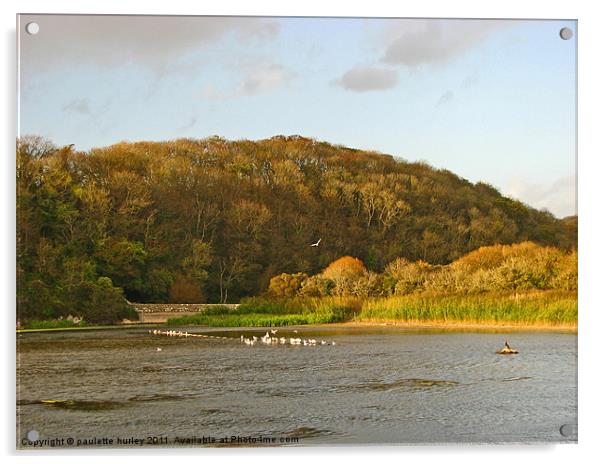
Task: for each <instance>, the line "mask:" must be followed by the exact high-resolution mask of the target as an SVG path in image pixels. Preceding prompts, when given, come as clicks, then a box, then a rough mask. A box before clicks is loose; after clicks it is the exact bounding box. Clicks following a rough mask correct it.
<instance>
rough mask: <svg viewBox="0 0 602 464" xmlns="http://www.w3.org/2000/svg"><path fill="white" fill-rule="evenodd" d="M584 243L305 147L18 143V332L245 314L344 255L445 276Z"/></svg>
mask: <svg viewBox="0 0 602 464" xmlns="http://www.w3.org/2000/svg"><path fill="white" fill-rule="evenodd" d="M576 231H577V222H576V218H568V219H566V220H558V219H556V218H554V217H553V216H552V215H551V214H550V213H547V212H542V211H537V210H535V209H533V208H530V207H528V206H526V205H524V204H523V203H521V202H518V201H515V200H512V199H509V198H506V197H503V196H502V195H500V193H499V192H498V191H497V190H495V189H494V188H493V187H491V186H489V185H487V184H483V183H477V184H472V183H470V182H469V181H467V180H465V179H462V178H460V177H458V176H456V175H454V174H453V173H451V172H449V171H446V170H439V169H434V168H432V167H430V166H428V165H427V164H425V163H409V162H405V161H402V160H398V159H394V158H393V157H391V156H388V155H383V154H379V153H374V152H366V151H359V150H354V149H350V148H345V147H340V146H333V145H330V144H328V143H324V142H317V141H315V140H311V139H307V138H302V137H298V136H293V137H282V136H278V137H273V138H271V139H269V140H263V141H258V142H251V141H227V140H224V139H222V138H219V137H213V138H209V139H204V140H189V139H182V140H176V141H172V142H160V143H155V142H140V143H120V144H116V145H112V146H109V147H106V148H98V149H92V150H90V151H88V152H77V151H74V150H73V147H72V146H69V147H55V146H54V145H52V143H50V142H49V141H46V140H43V139H41V138H39V137H26V138H23V139H20V140H18V143H17V278H18V289H17V302H18V312H19V317H20V318H21V319H27V318H30V319H32V318H55V317H59V316H65V315H68V314H72V315H81V316H84V317H85V319H86V320H87V321H99V322H104V321H110V320H115V319H117V318H119V317H121V315H123V314H124V311H125V309H124V308H125V305H124V301H125V300H124V298H127V299H128V300H130V301H136V302H149V303H152V302H157V303H160V302H186V303H195V302H232V301H238V300H239V299H240V298H241V297H244V296H249V295H257V294H259V293H261V292H263V291H265V289H266V288H267V287H268V285H269V282H270V279H271V278H272V277H274V276H276V275H279V274H281V273H289V274H294V273H298V272H301V273H305V274H307V275H308V276H309V275H315V274H317V273H319V272H321V271H322V270H323V269H325V268H326V267H327V266H328V265H329V263H331V262H333V261H335V260H336V259H338V258H339V257H341V256H345V255H352V256H355V257H357V258H358V259H359V260H361V261H362V262H363V263H364V264H365V266H366V268H367V269H368V270H370V271H371V272H373V273H378V274H381V273H383V271H385V269H388V268H389V267H391V266H393V264H392V263H393V262H394V261H395V260H396V259H397V258H400V259H405V260H407V261H408V262H411V263H417V262H419V261H421V262H423V263H431V265H434V266H439V265H446V264H449V263H451V262H453V261H454V260H457V259H458V258H460V257H461V256H463V255H465V254H466V253H468V252H470V251H472V250H476V249H478V248H479V247H482V246H486V245H494V244H511V243H517V242H523V241H532V242H534V243H537V244H539V245H542V246H553V247H556V248H558V249H560V250H572V249H575V248H576ZM320 238H321V239H322V240H321V242H320V245H319V246H318V247H310V246H309V245H310V244H311V243H314V242H316V241H317V240H318V239H320ZM416 265H417V266H423V264H416ZM387 272H389V271H387ZM436 274H437V275H439V273H436ZM442 276H443V274H441V277H442ZM452 277H453V276H450V278H452ZM425 282H431V280H430V278H429V279H427V280H425ZM424 285H430V284H426V283H425V284H424ZM475 285H476V284H475Z"/></svg>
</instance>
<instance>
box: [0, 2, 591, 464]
mask: <svg viewBox="0 0 602 464" xmlns="http://www.w3.org/2000/svg"><path fill="white" fill-rule="evenodd" d="M595 5H596V2H592V1H587V0H584V1H579V0H573V1H568V0H565V1H562V2H560V1H530V2H527V1H525V0H505V1H503V2H501V1H500V2H495V3H492V2H483V1H475V0H454V1H453V2H452V1H445V0H438V1H435V0H424V1H420V2H416V1H413V2H392V1H386V0H370V1H369V2H366V1H358V0H346V1H329V2H328V1H324V0H321V1H320V0H304V1H303V2H296V3H292V2H286V1H282V0H280V1H278V0H252V1H246V2H245V1H242V0H238V1H228V0H222V1H220V2H211V3H208V2H202V1H197V2H192V1H184V0H163V1H156V0H147V1H144V2H134V1H124V0H120V1H116V0H104V1H89V2H81V0H80V1H76V0H53V1H51V2H48V1H43V0H21V1H17V0H5V1H3V2H2V3H0V12H1V15H0V18H1V21H2V39H3V46H2V58H3V59H2V65H3V66H2V72H1V74H0V79H1V80H2V83H3V86H2V89H3V92H4V98H3V101H4V102H5V104H4V105H3V106H4V108H3V111H2V112H1V113H0V118H1V122H0V130H1V131H2V140H3V142H4V143H3V145H2V146H3V148H4V150H3V156H2V157H1V159H2V163H3V165H2V168H3V169H2V176H3V182H2V183H1V188H2V201H1V202H0V204H1V205H2V206H1V207H2V210H1V211H2V218H3V220H4V222H3V224H4V226H3V227H2V228H1V229H0V230H1V233H2V238H3V243H4V244H5V248H4V253H3V254H2V257H3V259H2V265H1V266H0V269H1V272H2V274H1V276H0V282H1V283H2V287H3V288H2V290H3V291H2V296H3V301H4V303H5V304H4V305H2V311H3V313H4V318H3V322H4V327H5V331H4V333H3V335H4V337H3V343H2V344H1V346H2V349H3V354H4V356H3V359H4V360H5V361H6V363H5V364H4V374H5V375H4V376H3V378H4V381H3V382H2V391H3V393H4V394H3V395H2V398H3V400H4V401H3V403H2V406H3V407H2V412H3V413H2V417H1V419H2V421H1V427H2V433H1V434H0V437H2V440H3V441H2V444H3V446H2V450H3V451H4V454H6V455H8V459H9V460H10V461H11V462H12V460H13V459H15V458H16V456H15V451H14V443H15V439H14V437H15V417H14V408H15V403H14V398H15V395H14V392H15V387H14V380H15V372H14V346H15V345H14V341H15V334H14V328H13V327H14V325H13V324H14V292H15V288H14V285H15V281H14V273H15V271H14V269H15V262H14V260H15V239H14V237H15V219H14V217H15V206H14V201H15V196H14V191H15V190H14V189H15V180H14V173H15V163H14V140H15V136H16V124H15V121H16V117H15V112H16V106H15V105H16V99H15V87H16V80H15V75H16V72H15V71H16V68H15V48H16V43H15V22H16V18H15V15H16V13H18V12H20V13H98V14H100V13H113V14H214V15H218V14H230V15H241V14H244V15H285V16H286V15H308V16H403V17H496V18H557V19H578V21H579V84H578V87H579V138H578V140H579V212H580V215H579V229H580V234H579V248H580V254H579V268H580V269H579V270H580V276H579V285H580V292H579V293H580V294H579V303H580V304H579V313H580V323H579V328H580V331H579V395H580V396H579V405H580V407H579V445H565V446H480V447H466V446H453V447H451V446H441V447H385V448H383V447H365V448H357V447H356V448H319V449H316V448H312V449H308V448H303V449H299V448H295V449H291V450H283V449H278V450H264V449H261V450H250V449H244V450H207V449H203V450H177V451H170V450H165V451H153V452H152V455H151V453H145V454H144V455H143V456H140V458H142V459H144V461H146V462H163V461H165V460H166V459H169V458H168V457H167V456H169V455H172V454H178V455H180V457H179V458H177V457H176V459H182V458H183V459H186V460H189V461H193V460H199V461H200V460H208V459H215V458H217V457H221V456H227V457H228V459H232V460H236V461H245V463H246V462H247V461H256V460H260V459H261V460H265V459H270V460H272V459H274V460H277V461H286V462H287V464H288V463H294V462H302V461H303V462H304V463H306V462H307V461H316V460H318V459H319V460H320V461H321V460H322V459H324V460H326V459H328V460H329V461H331V460H334V459H337V458H338V457H343V458H344V459H345V460H346V461H347V460H349V459H351V460H356V461H365V460H367V459H370V457H371V456H372V455H375V458H376V459H378V460H392V459H395V460H396V461H399V459H400V458H401V459H416V460H420V461H421V462H424V460H426V461H428V462H431V461H441V460H445V461H449V460H450V459H451V460H452V461H457V462H462V463H468V462H482V461H483V460H487V461H488V463H496V462H504V463H505V464H507V463H508V461H511V462H513V463H514V462H517V461H518V462H521V461H522V460H523V459H524V460H527V459H538V458H542V457H543V458H544V459H545V460H546V462H549V461H550V460H551V461H552V462H566V461H567V460H581V459H584V458H587V457H588V456H589V453H590V452H591V453H592V455H593V453H594V452H595V451H596V441H597V438H598V437H597V430H600V424H599V418H600V417H601V416H600V412H601V411H600V401H599V399H598V397H599V396H600V395H599V394H598V393H597V390H598V389H599V385H600V384H599V383H598V382H597V380H599V378H600V376H599V374H598V372H599V368H598V369H597V368H596V366H600V360H599V356H598V351H599V345H598V344H596V343H595V336H596V335H597V333H596V332H597V331H598V330H601V329H602V324H601V323H600V322H601V320H600V319H601V317H600V314H601V313H602V307H600V305H599V304H596V303H597V300H598V298H596V297H597V296H598V295H597V294H596V293H595V289H596V287H597V285H596V284H597V283H598V280H599V279H600V277H599V275H600V274H602V272H596V271H597V267H599V266H600V263H601V262H602V259H601V258H602V257H601V255H600V245H599V244H600V238H599V236H600V230H601V229H600V212H601V211H602V206H600V199H602V194H601V192H600V185H601V184H602V182H601V179H600V178H601V177H602V169H600V167H601V166H600V157H601V156H602V150H600V137H601V136H602V134H601V133H602V127H601V121H602V115H601V114H600V113H601V111H600V108H601V105H602V100H601V98H600V82H602V74H601V71H600V59H599V58H597V57H596V55H597V54H598V55H599V53H600V50H602V46H601V45H602V41H601V36H602V33H601V31H602V27H601V26H602V25H601V21H602V18H601V17H600V15H598V14H597V11H596V9H595ZM596 52H597V53H596ZM596 265H597V266H596ZM100 453H101V452H100V451H90V452H85V453H79V454H78V455H75V454H72V453H69V454H67V455H60V454H59V453H48V452H40V453H18V455H19V457H20V458H21V459H23V460H24V461H26V462H28V461H32V462H40V461H43V462H49V463H53V462H57V463H64V462H81V461H82V457H83V456H85V457H84V459H85V461H86V462H103V463H104V462H106V460H107V457H108V456H107V454H108V455H110V456H111V457H110V459H111V460H121V459H120V458H119V457H118V456H121V455H124V454H125V455H128V456H130V459H131V458H132V457H133V456H134V454H139V453H136V452H135V451H132V452H125V451H111V452H103V453H102V455H101V454H100ZM318 453H319V454H322V455H323V456H321V457H320V456H316V454H318ZM183 455H185V456H183ZM193 455H198V456H196V457H194V456H193ZM123 460H125V458H123Z"/></svg>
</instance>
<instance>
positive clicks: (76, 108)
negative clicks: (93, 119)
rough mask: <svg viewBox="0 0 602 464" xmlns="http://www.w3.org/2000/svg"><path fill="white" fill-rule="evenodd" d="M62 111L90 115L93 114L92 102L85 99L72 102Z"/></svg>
mask: <svg viewBox="0 0 602 464" xmlns="http://www.w3.org/2000/svg"><path fill="white" fill-rule="evenodd" d="M62 110H63V111H64V112H66V113H79V114H90V113H91V112H92V110H91V108H90V102H89V101H88V100H87V99H85V98H80V99H76V100H71V101H70V102H69V103H67V104H66V105H65V106H63V108H62Z"/></svg>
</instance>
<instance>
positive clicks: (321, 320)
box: [167, 297, 361, 327]
mask: <svg viewBox="0 0 602 464" xmlns="http://www.w3.org/2000/svg"><path fill="white" fill-rule="evenodd" d="M360 307H361V301H359V300H357V299H351V298H335V297H329V298H292V299H266V298H248V299H246V300H244V301H243V302H242V303H241V305H240V306H239V307H238V308H237V309H236V310H234V311H233V310H230V309H228V308H219V307H218V308H212V309H211V310H209V311H206V312H204V313H202V314H195V315H193V316H183V317H177V318H174V319H169V320H168V321H167V324H168V325H208V326H212V327H281V326H286V325H304V324H331V323H335V322H345V321H348V320H350V318H351V317H352V316H353V312H354V311H357V310H359V308H360Z"/></svg>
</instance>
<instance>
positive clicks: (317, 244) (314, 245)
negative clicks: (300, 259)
mask: <svg viewBox="0 0 602 464" xmlns="http://www.w3.org/2000/svg"><path fill="white" fill-rule="evenodd" d="M321 241H322V239H321V238H320V239H318V241H317V242H316V243H312V244H311V245H310V246H312V247H317V246H320V242H321Z"/></svg>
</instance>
